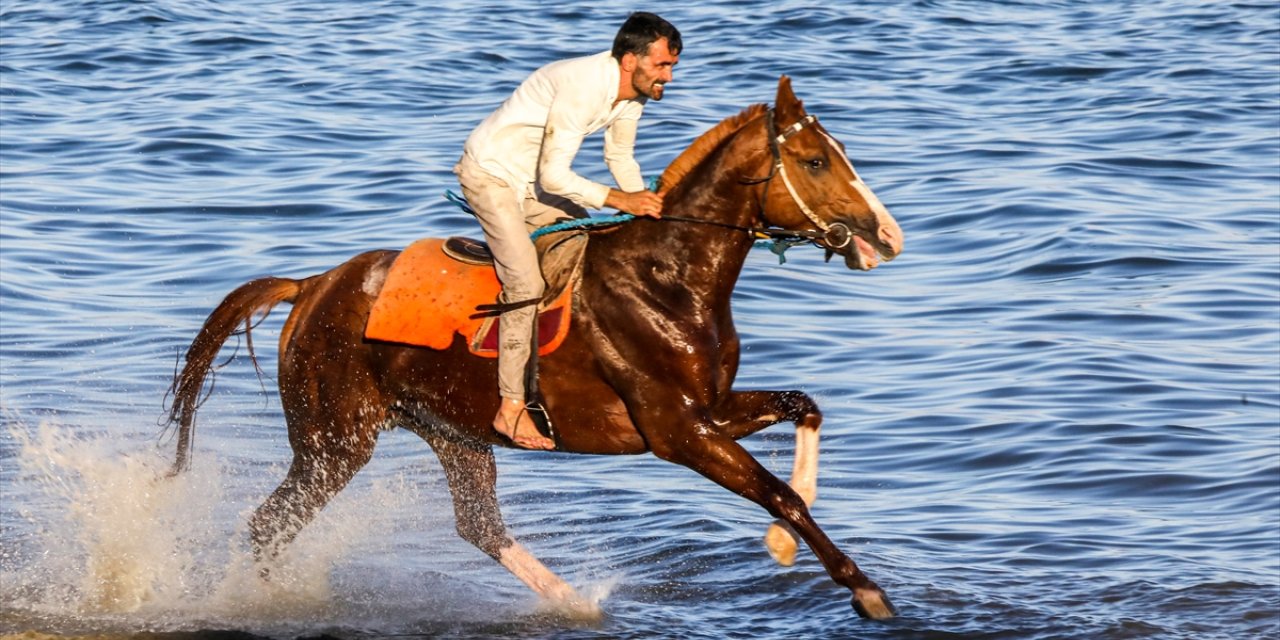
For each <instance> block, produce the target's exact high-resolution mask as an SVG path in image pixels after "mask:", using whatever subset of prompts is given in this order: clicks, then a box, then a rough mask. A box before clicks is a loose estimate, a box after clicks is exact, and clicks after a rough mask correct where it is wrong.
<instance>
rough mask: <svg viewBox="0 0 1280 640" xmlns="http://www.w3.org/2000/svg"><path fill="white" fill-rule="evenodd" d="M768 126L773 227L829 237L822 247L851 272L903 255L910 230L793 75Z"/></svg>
mask: <svg viewBox="0 0 1280 640" xmlns="http://www.w3.org/2000/svg"><path fill="white" fill-rule="evenodd" d="M765 128H766V131H767V134H766V135H767V137H768V138H769V140H768V144H769V153H770V156H771V162H772V163H773V164H772V166H771V168H770V169H769V170H768V176H769V177H768V178H767V180H766V181H764V182H763V184H762V186H761V187H760V188H761V190H762V193H763V195H762V196H761V197H762V199H763V202H762V203H761V204H762V208H763V215H764V218H765V222H767V223H769V224H771V225H776V226H779V227H783V228H785V229H795V230H800V229H805V230H813V229H817V230H818V231H821V232H823V237H822V239H820V240H818V241H817V242H818V244H820V245H822V246H824V247H826V249H827V251H828V253H827V257H828V258H830V257H831V254H832V253H837V254H840V255H841V256H844V262H845V265H847V266H848V267H849V268H850V269H861V270H864V271H865V270H868V269H872V268H874V267H875V266H876V265H877V264H879V263H880V259H881V258H883V259H884V260H886V261H887V260H892V259H893V258H894V257H896V256H897V255H898V254H899V253H901V252H902V229H901V228H900V227H898V223H897V222H896V221H895V220H894V219H893V216H891V215H889V210H888V209H886V208H885V206H884V205H883V204H881V203H880V200H879V198H876V196H875V194H874V193H872V192H871V189H870V188H869V187H867V185H866V183H864V182H863V181H862V178H860V177H859V176H858V172H857V171H856V170H855V169H854V168H853V163H852V162H850V161H849V157H848V156H847V155H845V150H844V145H843V144H841V143H840V142H839V141H837V140H836V139H835V138H833V137H832V136H831V134H829V133H827V130H826V129H825V128H823V126H822V125H821V124H820V123H819V122H818V120H817V118H816V117H815V116H811V115H809V114H807V113H805V110H804V104H803V103H801V102H800V100H798V99H796V96H795V93H793V92H792V90H791V79H790V78H788V77H787V76H782V78H781V79H780V80H779V81H778V96H777V99H776V100H775V101H774V107H773V109H772V110H771V111H770V112H769V113H767V114H766V115H765Z"/></svg>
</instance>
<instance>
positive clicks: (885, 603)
mask: <svg viewBox="0 0 1280 640" xmlns="http://www.w3.org/2000/svg"><path fill="white" fill-rule="evenodd" d="M853 610H854V611H857V612H858V615H860V616H862V617H864V618H869V619H871V620H886V619H888V618H892V617H894V616H896V615H898V610H897V608H895V607H894V606H893V603H892V602H889V596H887V595H885V593H884V591H883V590H881V589H880V587H870V588H863V589H854V590H853Z"/></svg>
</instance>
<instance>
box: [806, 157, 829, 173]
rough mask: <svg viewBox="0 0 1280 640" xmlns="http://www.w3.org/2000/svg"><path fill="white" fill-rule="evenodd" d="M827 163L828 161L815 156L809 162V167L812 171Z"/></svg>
mask: <svg viewBox="0 0 1280 640" xmlns="http://www.w3.org/2000/svg"><path fill="white" fill-rule="evenodd" d="M826 164H827V163H826V161H824V160H823V159H822V158H814V159H812V160H810V161H809V162H808V165H809V169H810V170H812V171H817V170H819V169H821V168H822V167H824V166H826Z"/></svg>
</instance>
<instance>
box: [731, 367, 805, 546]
mask: <svg viewBox="0 0 1280 640" xmlns="http://www.w3.org/2000/svg"><path fill="white" fill-rule="evenodd" d="M713 416H714V420H715V423H716V425H717V426H718V427H719V428H720V432H721V433H723V434H725V435H728V436H729V437H731V438H733V439H735V440H737V439H738V438H742V437H745V436H748V435H750V434H752V433H755V432H756V431H759V430H760V429H763V428H765V427H768V426H770V425H774V424H777V423H779V422H792V423H795V425H796V450H795V459H794V460H793V462H792V467H791V483H790V484H791V488H792V489H794V490H795V492H796V493H797V494H798V495H799V496H800V498H801V499H802V500H804V504H805V506H809V507H811V506H813V502H814V500H816V499H817V498H818V429H820V428H821V427H822V412H821V411H819V410H818V405H817V404H816V403H814V401H813V399H812V398H810V397H809V396H808V394H805V393H804V392H801V391H741V392H734V393H732V394H730V395H729V396H727V397H726V398H725V399H724V401H722V402H721V403H720V404H719V405H718V406H717V407H716V410H715V412H714V413H713ZM764 544H765V548H767V549H768V550H769V555H770V556H773V559H774V560H775V561H777V562H778V564H780V565H782V566H784V567H789V566H791V565H793V564H795V561H796V550H797V548H798V546H799V545H798V540H797V539H796V532H795V530H794V529H792V528H791V525H789V524H787V523H786V522H785V521H783V520H774V521H773V524H771V525H769V530H768V531H767V532H766V533H765V536H764Z"/></svg>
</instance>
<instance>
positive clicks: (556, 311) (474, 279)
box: [365, 232, 587, 358]
mask: <svg viewBox="0 0 1280 640" xmlns="http://www.w3.org/2000/svg"><path fill="white" fill-rule="evenodd" d="M586 242H587V235H586V234H585V233H582V232H561V233H553V234H548V235H544V236H541V237H539V238H538V240H536V241H535V242H534V246H535V247H537V249H538V256H539V262H540V264H541V265H542V274H543V280H545V281H546V289H545V291H544V294H543V298H542V301H541V302H540V303H539V304H538V355H547V354H549V353H551V352H552V351H555V349H556V347H559V346H560V344H561V343H562V342H564V339H565V337H566V336H568V334H569V322H570V314H571V311H572V306H573V305H572V300H573V290H574V287H575V286H576V284H577V282H578V280H579V279H580V278H581V267H582V257H583V254H584V252H585V250H586ZM501 291H502V285H501V283H499V282H498V276H497V273H496V272H495V271H494V269H493V256H492V254H490V253H489V247H488V246H487V245H485V244H484V243H483V242H480V241H478V240H474V239H471V238H462V237H453V238H448V239H442V238H423V239H421V240H418V241H416V242H414V243H413V244H411V245H409V247H407V248H406V249H405V250H404V251H402V252H400V255H399V256H397V257H396V259H395V261H394V262H393V263H392V265H391V268H390V269H389V270H388V272H387V278H386V281H385V282H384V284H383V285H382V288H381V290H380V291H379V292H378V296H377V299H376V300H375V301H374V303H373V309H372V311H371V312H370V313H369V320H368V322H367V324H366V325H365V338H367V339H370V340H379V341H384V342H397V343H402V344H409V345H415V346H421V347H428V348H431V349H448V348H449V346H450V345H452V344H453V342H454V339H455V338H454V336H455V334H458V335H461V336H462V337H463V338H464V339H465V340H466V341H467V345H468V348H469V350H470V352H471V353H472V354H474V355H477V356H481V357H486V358H496V357H498V325H499V323H500V322H501V319H500V315H499V312H498V311H497V310H496V309H494V308H493V305H494V304H495V302H496V301H497V300H498V294H499V293H501Z"/></svg>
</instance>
